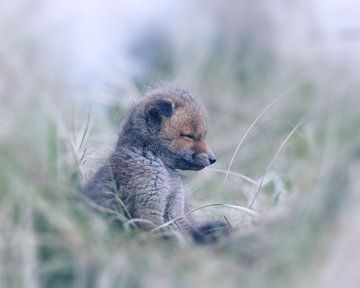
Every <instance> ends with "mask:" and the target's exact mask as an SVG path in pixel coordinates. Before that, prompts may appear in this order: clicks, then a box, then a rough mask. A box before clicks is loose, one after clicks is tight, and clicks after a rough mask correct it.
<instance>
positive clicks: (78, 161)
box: [0, 31, 360, 288]
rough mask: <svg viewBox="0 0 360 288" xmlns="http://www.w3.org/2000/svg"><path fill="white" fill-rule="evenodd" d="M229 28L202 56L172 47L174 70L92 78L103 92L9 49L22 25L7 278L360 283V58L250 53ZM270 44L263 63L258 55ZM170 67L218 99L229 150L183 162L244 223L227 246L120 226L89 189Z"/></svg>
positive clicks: (223, 212) (11, 88) (198, 196)
mask: <svg viewBox="0 0 360 288" xmlns="http://www.w3.org/2000/svg"><path fill="white" fill-rule="evenodd" d="M238 32H239V31H232V32H231V33H238ZM223 33H224V35H223V37H224V39H225V40H224V41H223V42H222V41H220V42H219V43H218V42H216V43H215V44H214V43H211V42H209V43H207V42H206V43H203V45H204V47H207V48H208V49H205V50H204V51H208V54H206V53H205V52H204V55H202V57H201V59H202V60H201V61H196V60H197V59H199V58H198V56H199V55H198V54H197V52H196V51H195V52H193V53H192V50H189V51H187V50H186V51H185V50H184V51H183V50H181V51H177V50H176V51H172V53H173V54H171V55H173V57H174V58H175V60H173V58H172V57H170V55H169V57H165V58H164V59H167V60H166V61H174V63H165V64H166V65H165V64H164V65H165V66H166V67H173V68H172V70H173V71H172V73H171V77H170V76H168V75H167V73H165V72H164V71H165V70H166V69H165V70H164V71H161V70H162V66H161V65H160V64H161V63H160V64H159V63H157V64H156V65H154V67H150V68H151V69H150V68H149V67H148V69H146V73H145V72H144V75H137V76H136V77H134V78H131V77H130V76H128V78H127V81H125V82H121V83H114V85H115V86H116V87H118V88H117V89H116V91H117V92H116V93H115V92H114V91H113V90H111V89H110V90H108V89H105V88H104V89H99V90H100V91H99V90H96V91H95V92H90V96H92V97H90V100H89V99H87V98H86V95H88V94H87V93H89V90H90V89H83V88H78V87H77V88H76V89H75V88H74V87H72V86H71V85H67V84H66V82H65V81H63V79H62V78H61V77H59V76H56V77H50V76H49V75H47V73H44V69H43V68H44V66H46V65H45V64H44V63H43V62H41V61H40V60H39V59H38V58H36V57H35V56H34V57H35V58H31V57H30V56H31V54H30V56H29V55H27V54H26V53H27V52H26V51H23V50H22V51H18V50H16V49H7V48H6V47H11V45H10V44H11V43H13V42H14V43H15V42H16V41H17V40H18V39H17V38H16V37H19V39H21V38H22V37H23V35H22V33H19V35H17V34H14V35H8V38H7V39H8V44H9V45H8V46H6V47H5V46H4V47H2V49H1V50H0V79H4V80H2V81H0V84H1V85H0V87H1V93H0V97H1V103H2V104H1V107H0V285H1V287H77V288H78V287H239V285H241V287H297V286H299V287H303V286H308V287H339V285H340V284H341V282H340V280H342V281H345V280H346V281H348V283H350V286H351V285H352V284H353V283H355V282H354V281H355V280H356V273H355V272H356V271H357V267H358V266H356V265H355V264H354V263H358V262H355V261H356V259H358V255H357V254H358V253H357V252H356V251H353V253H350V252H349V250H348V246H349V247H356V246H355V245H354V243H355V244H356V243H358V242H356V240H359V238H360V230H359V227H357V226H358V225H357V224H356V223H357V222H356V221H357V218H356V217H357V211H358V207H359V197H358V196H357V194H358V193H357V192H358V191H357V190H358V180H357V179H358V176H359V172H358V171H359V170H358V167H359V156H360V136H359V135H360V134H359V133H357V130H358V124H359V123H360V116H359V115H360V111H359V107H360V105H359V104H360V103H359V98H358V91H359V88H360V87H359V84H358V82H357V81H356V79H357V77H358V72H357V71H355V70H353V69H351V68H352V67H342V66H338V65H334V64H329V63H328V62H327V61H324V62H321V61H322V60H321V59H319V58H317V57H316V55H315V54H314V58H311V59H303V60H297V61H292V60H291V59H288V58H287V57H285V56H283V55H282V54H281V53H278V54H276V53H277V51H275V52H274V51H272V53H275V54H276V57H272V56H271V55H272V54H271V53H265V56H266V55H267V56H266V57H269V58H268V59H267V58H266V57H265V56H264V55H260V56H261V57H260V56H259V58H258V57H257V54H256V55H255V56H254V55H253V56H252V57H253V58H251V57H250V56H249V58H246V57H245V56H246V55H245V56H241V55H239V53H240V52H239V51H240V50H238V49H235V48H236V43H234V42H231V39H232V38H231V37H230V36H231V35H228V34H226V33H230V32H224V31H223ZM233 36H234V35H233ZM229 39H230V40H229ZM175 40H176V36H174V39H173V38H171V39H170V40H169V41H175ZM12 41H13V42H12ZM37 41H38V40H36V39H35V40H34V43H35V44H38V45H39V47H40V48H37V49H38V51H37V52H38V53H40V54H41V52H42V51H43V50H41V49H43V48H41V45H40V44H39V43H38V42H37ZM255 44H256V43H255ZM221 45H223V46H221ZM256 45H260V44H256ZM171 46H175V45H170V46H169V47H171ZM234 47H235V48H234ZM262 49H265V50H266V49H270V48H269V47H262ZM29 53H30V52H29ZM38 53H36V55H39V54H38ZM258 53H261V52H258ZM174 55H175V56H174ZM244 57H245V58H244ZM260 58H261V59H262V60H261V61H265V62H266V63H267V65H266V67H267V69H265V70H264V71H258V70H257V68H256V67H258V66H257V65H256V61H257V60H258V59H260ZM320 58H321V57H320ZM29 59H33V60H32V61H31V60H29ZM176 59H182V61H180V63H179V62H176ZM264 59H265V60H264ZM266 59H267V60H266ZM245 60H246V61H245ZM164 61H165V60H164ZM244 61H245V62H244ZM155 62H156V61H155ZM299 62H300V64H299ZM319 62H320V63H321V65H319ZM242 63H245V64H247V66H246V67H248V68H247V69H249V71H245V70H242V68H241V64H242ZM251 63H253V64H254V68H252V69H250V68H249V67H252V65H250V64H251ZM192 65H193V67H192ZM189 66H190V67H192V69H188V68H187V67H189ZM260 66H261V65H260ZM166 67H165V68H166ZM48 69H50V68H48ZM239 69H240V71H239ZM190 70H191V71H190ZM144 71H145V70H144ZM156 75H157V76H156ZM166 75H167V76H166ZM244 75H245V76H246V77H245V76H244ZM244 77H245V78H244ZM166 80H170V81H172V82H177V83H182V86H184V87H186V88H188V89H189V90H190V91H192V92H193V93H194V94H195V95H197V96H198V98H200V101H201V102H203V103H204V105H205V107H206V108H207V110H208V118H209V119H208V120H209V121H208V122H209V135H208V142H209V143H210V144H211V146H212V149H213V150H214V152H215V153H216V155H217V158H218V162H217V163H216V165H215V166H213V167H211V168H208V169H205V170H204V171H201V172H197V173H192V172H185V174H186V176H187V179H188V180H187V182H188V186H189V188H190V189H191V190H192V192H193V193H192V198H193V210H192V211H191V213H192V214H193V216H194V217H195V218H198V219H199V220H204V219H212V218H223V217H225V218H226V219H227V220H228V221H229V223H230V224H231V225H232V226H233V227H234V233H233V234H232V235H231V236H230V237H229V238H227V239H224V241H222V242H220V243H218V244H216V245H212V246H204V247H202V246H197V245H194V244H193V243H192V242H190V241H189V240H188V239H186V238H184V237H182V236H181V235H177V237H176V239H177V240H176V241H173V242H171V241H169V242H166V241H163V240H160V239H159V233H158V230H159V228H160V227H156V228H155V229H154V230H153V231H151V232H149V233H138V232H136V231H133V230H132V229H125V231H123V232H119V231H114V230H113V229H111V227H110V226H109V225H108V223H107V222H106V221H105V220H104V219H102V218H101V217H99V216H98V215H96V214H94V213H92V212H91V211H89V209H88V206H87V205H86V203H84V201H78V200H79V199H76V197H75V195H76V192H77V191H78V189H79V187H80V186H81V185H83V183H84V182H86V180H87V179H88V178H89V177H90V176H91V174H92V173H94V171H95V170H96V168H97V167H98V166H99V164H100V163H101V162H102V161H103V159H105V157H106V155H107V153H108V152H109V151H111V149H112V145H113V143H114V141H115V140H116V133H117V131H118V129H119V127H120V124H121V121H122V120H123V119H124V117H125V113H124V111H126V109H127V106H128V104H129V102H132V101H135V100H136V99H138V98H139V97H141V95H142V94H143V91H144V89H145V88H146V87H147V86H148V84H153V83H154V81H166ZM115 82H116V81H115ZM148 82H150V83H148ZM101 87H102V86H101ZM289 91H290V92H289ZM284 92H285V93H284ZM91 93H92V94H91ZM114 94H115V95H116V96H114ZM282 95H283V96H282ZM269 103H270V104H269ZM264 107H265V108H264ZM89 111H91V112H89ZM239 139H240V140H239ZM115 216H118V215H115ZM131 225H132V223H129V226H131ZM165 225H169V223H166V224H165ZM344 255H346V257H345V256H344ZM339 263H341V265H340V264H339ZM338 271H340V272H339V273H337V272H338ZM354 271H355V272H354ZM339 283H340V284H339ZM350 286H349V287H350ZM352 287H354V286H352Z"/></svg>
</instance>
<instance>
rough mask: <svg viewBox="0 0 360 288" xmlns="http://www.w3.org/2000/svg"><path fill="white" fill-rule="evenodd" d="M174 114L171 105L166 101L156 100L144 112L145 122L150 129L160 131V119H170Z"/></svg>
mask: <svg viewBox="0 0 360 288" xmlns="http://www.w3.org/2000/svg"><path fill="white" fill-rule="evenodd" d="M173 113H174V110H173V104H172V103H171V102H170V101H167V100H157V101H155V102H153V103H151V104H150V105H149V107H148V108H147V111H146V122H147V124H148V125H149V127H150V128H155V129H156V130H160V126H161V122H162V117H167V118H170V117H171V116H172V115H173Z"/></svg>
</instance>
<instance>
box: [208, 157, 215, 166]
mask: <svg viewBox="0 0 360 288" xmlns="http://www.w3.org/2000/svg"><path fill="white" fill-rule="evenodd" d="M209 162H210V165H211V164H214V163H215V162H216V157H215V155H210V156H209Z"/></svg>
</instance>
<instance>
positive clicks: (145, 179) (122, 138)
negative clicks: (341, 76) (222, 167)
mask: <svg viewBox="0 0 360 288" xmlns="http://www.w3.org/2000/svg"><path fill="white" fill-rule="evenodd" d="M205 135H206V124H205V121H204V112H203V109H202V108H201V106H200V105H199V104H198V103H197V102H196V101H195V99H194V98H193V97H192V96H191V95H190V94H189V93H188V92H186V91H184V90H181V89H174V88H159V89H156V90H153V91H151V92H149V93H148V94H147V95H146V97H145V98H144V99H143V100H142V101H140V102H139V103H138V104H136V105H135V106H134V107H133V108H132V109H131V110H130V112H129V115H128V117H127V119H126V121H125V124H124V126H123V128H122V131H121V133H120V135H119V138H118V141H117V144H116V147H115V150H114V152H113V153H112V154H111V155H110V157H109V159H108V161H107V162H106V164H105V165H104V166H102V167H101V168H100V169H99V170H98V171H97V173H96V174H95V176H94V177H93V178H92V179H91V180H90V182H89V183H88V184H87V187H86V189H85V192H84V193H85V194H86V195H87V196H88V197H89V198H91V199H92V200H93V201H95V202H96V203H97V204H98V205H101V206H104V207H106V208H108V209H111V210H113V211H119V209H120V210H122V211H125V215H126V217H128V218H131V219H134V218H136V219H138V220H139V221H138V223H139V226H140V227H141V228H143V229H151V228H155V227H158V226H159V225H161V224H164V223H166V222H169V221H170V223H171V224H170V225H169V227H171V228H172V229H176V230H178V231H180V232H185V233H190V234H191V235H193V236H194V239H197V240H199V241H200V242H201V241H205V242H206V241H207V240H206V239H212V238H211V237H210V238H209V237H208V238H206V237H207V236H206V235H207V234H209V231H210V230H212V229H214V228H216V227H219V228H220V230H223V231H222V232H221V233H223V232H224V231H227V230H228V229H229V227H227V224H224V223H222V222H214V225H212V224H209V223H207V224H205V225H203V226H202V227H201V226H197V225H195V224H194V223H193V221H192V220H191V219H190V217H189V215H187V214H186V212H187V211H188V208H187V207H188V205H187V191H186V187H185V185H184V182H183V179H182V178H183V177H182V176H181V174H179V172H178V171H177V170H178V169H180V170H201V169H203V168H204V167H206V166H209V165H211V164H213V163H214V162H215V161H216V158H215V156H214V154H213V152H212V151H211V149H210V147H209V145H208V144H207V143H206V141H205ZM122 206H125V207H122ZM204 227H206V228H204Z"/></svg>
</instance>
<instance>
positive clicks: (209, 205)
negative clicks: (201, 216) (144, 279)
mask: <svg viewBox="0 0 360 288" xmlns="http://www.w3.org/2000/svg"><path fill="white" fill-rule="evenodd" d="M214 206H223V207H228V208H233V209H237V210H240V211H242V212H245V213H247V214H249V215H251V216H255V217H258V216H260V215H259V213H257V212H256V211H254V210H251V209H250V208H247V207H243V206H239V205H232V204H224V203H213V204H206V205H203V206H200V207H198V208H194V209H192V210H190V211H189V212H187V213H186V214H185V215H190V214H192V213H194V212H196V211H199V210H202V209H205V208H208V207H214ZM185 215H184V216H180V217H177V218H175V219H172V220H170V221H168V222H166V223H164V224H162V225H160V226H158V227H156V228H155V229H152V230H150V233H152V232H156V231H158V230H160V229H162V228H164V227H167V226H169V225H171V224H172V223H174V222H176V221H178V220H180V219H182V218H184V217H185Z"/></svg>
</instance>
